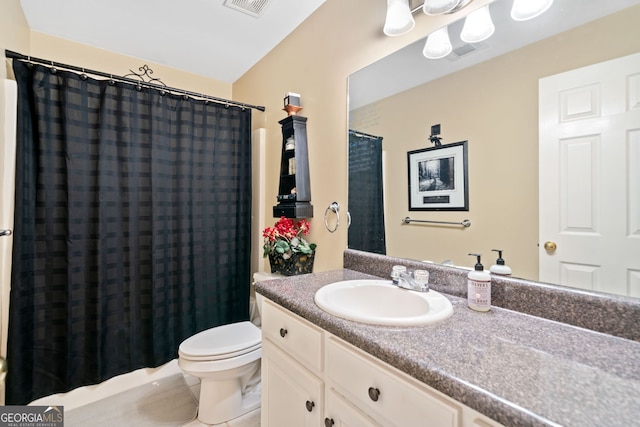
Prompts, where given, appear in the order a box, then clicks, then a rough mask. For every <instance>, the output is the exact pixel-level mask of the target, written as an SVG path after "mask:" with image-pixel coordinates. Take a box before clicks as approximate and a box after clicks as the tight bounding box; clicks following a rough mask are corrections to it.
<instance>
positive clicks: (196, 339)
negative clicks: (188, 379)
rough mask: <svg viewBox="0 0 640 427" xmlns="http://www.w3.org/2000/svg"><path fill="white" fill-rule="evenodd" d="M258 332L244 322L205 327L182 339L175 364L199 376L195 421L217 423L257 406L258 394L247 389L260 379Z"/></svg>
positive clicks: (259, 339)
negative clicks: (196, 419)
mask: <svg viewBox="0 0 640 427" xmlns="http://www.w3.org/2000/svg"><path fill="white" fill-rule="evenodd" d="M261 338H262V334H261V331H260V328H258V327H257V326H255V325H254V324H253V323H251V322H248V321H245V322H238V323H231V324H228V325H222V326H218V327H215V328H211V329H207V330H205V331H202V332H200V333H197V334H196V335H193V336H192V337H190V338H187V339H186V340H184V341H183V342H182V343H181V344H180V347H179V349H178V366H180V369H182V371H183V372H184V373H186V374H189V375H192V376H194V377H197V378H199V379H200V399H199V404H198V420H199V421H200V422H201V423H204V424H220V423H223V422H226V421H229V420H231V419H234V418H237V417H239V416H241V415H244V414H246V413H248V412H250V411H252V410H254V409H256V408H258V407H259V406H260V393H250V392H248V391H250V390H252V389H253V388H255V386H256V385H257V384H258V383H259V382H260V357H261V355H262V351H261Z"/></svg>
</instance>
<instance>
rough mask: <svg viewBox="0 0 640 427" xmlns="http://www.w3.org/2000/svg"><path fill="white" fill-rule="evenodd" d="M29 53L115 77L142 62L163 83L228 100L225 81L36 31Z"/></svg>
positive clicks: (134, 69)
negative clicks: (111, 74)
mask: <svg viewBox="0 0 640 427" xmlns="http://www.w3.org/2000/svg"><path fill="white" fill-rule="evenodd" d="M21 53H22V52H21ZM30 55H31V56H35V57H37V58H42V59H50V60H52V61H56V62H62V63H64V64H69V65H75V66H78V67H86V68H89V69H92V70H96V71H102V72H104V73H113V74H114V75H116V76H124V75H125V74H129V73H130V72H131V70H132V71H135V72H136V73H139V72H140V71H139V70H138V68H139V67H142V66H143V65H145V64H146V65H148V66H149V67H150V68H151V69H152V70H153V77H154V78H158V79H160V80H162V81H163V82H164V84H166V85H167V86H171V87H175V88H179V89H185V90H188V91H192V92H197V93H205V94H207V95H212V96H216V97H219V98H224V99H230V98H231V95H232V85H231V84H229V83H225V82H221V81H219V80H213V79H210V78H207V77H203V76H200V75H197V74H192V73H187V72H185V71H181V70H178V69H175V68H171V67H167V66H164V65H161V64H157V63H154V62H151V61H147V60H146V59H140V58H135V57H132V56H127V55H121V54H119V53H115V52H110V51H107V50H103V49H97V48H94V47H91V46H88V45H84V44H80V43H75V42H72V41H69V40H65V39H61V38H57V37H52V36H49V35H46V34H43V33H39V32H37V31H32V32H31V42H30Z"/></svg>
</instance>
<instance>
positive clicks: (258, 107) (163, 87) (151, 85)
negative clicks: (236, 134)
mask: <svg viewBox="0 0 640 427" xmlns="http://www.w3.org/2000/svg"><path fill="white" fill-rule="evenodd" d="M4 54H5V56H6V57H7V58H10V59H17V60H19V61H25V62H33V63H38V64H42V65H50V66H52V67H60V68H64V69H67V70H72V71H78V72H81V73H87V74H93V75H96V76H100V77H108V78H110V79H112V80H117V81H120V82H124V83H131V84H135V85H142V86H146V87H149V88H152V89H158V90H166V91H169V92H174V93H180V94H182V95H189V96H195V97H198V98H203V99H206V100H209V101H213V102H216V103H218V104H225V105H235V106H238V107H242V108H252V109H255V110H259V111H265V107H263V106H261V105H251V104H245V103H242V102H237V101H231V100H229V99H223V98H217V97H215V96H211V95H205V94H203V93H197V92H190V91H188V90H184V89H177V88H173V87H168V86H166V85H161V84H157V83H151V82H145V81H144V80H135V79H130V78H128V77H120V76H114V75H113V74H107V73H103V72H102V71H96V70H89V69H88V68H81V67H76V66H74V65H68V64H62V63H60V62H54V61H49V60H46V59H41V58H34V57H33V56H25V55H22V54H21V53H17V52H13V51H11V50H8V49H6V50H5V51H4Z"/></svg>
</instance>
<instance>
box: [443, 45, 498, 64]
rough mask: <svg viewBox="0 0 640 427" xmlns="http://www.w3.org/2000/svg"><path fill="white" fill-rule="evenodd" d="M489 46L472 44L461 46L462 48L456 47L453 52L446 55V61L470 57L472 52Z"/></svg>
mask: <svg viewBox="0 0 640 427" xmlns="http://www.w3.org/2000/svg"><path fill="white" fill-rule="evenodd" d="M488 46H489V45H487V44H486V43H483V42H480V43H473V44H463V45H462V46H458V47H455V48H453V51H452V52H451V53H450V54H449V55H447V59H448V60H449V61H457V60H458V59H460V58H462V57H463V56H467V55H471V54H472V53H474V52H477V51H479V50H483V49H486V48H487V47H488Z"/></svg>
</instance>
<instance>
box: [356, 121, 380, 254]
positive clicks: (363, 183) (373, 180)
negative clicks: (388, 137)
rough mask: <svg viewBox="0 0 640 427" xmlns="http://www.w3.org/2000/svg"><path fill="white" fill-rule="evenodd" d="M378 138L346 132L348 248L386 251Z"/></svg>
mask: <svg viewBox="0 0 640 427" xmlns="http://www.w3.org/2000/svg"><path fill="white" fill-rule="evenodd" d="M382 179H383V176H382V137H377V136H372V135H366V134H362V133H358V132H354V131H351V130H350V131H349V214H350V215H351V226H350V227H349V236H348V240H349V248H350V249H358V250H361V251H367V252H374V253H378V254H386V251H387V248H386V238H385V232H384V191H383V188H384V186H383V181H382Z"/></svg>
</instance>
